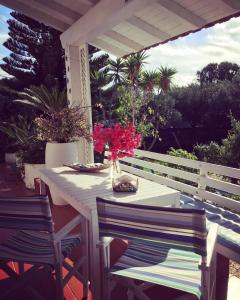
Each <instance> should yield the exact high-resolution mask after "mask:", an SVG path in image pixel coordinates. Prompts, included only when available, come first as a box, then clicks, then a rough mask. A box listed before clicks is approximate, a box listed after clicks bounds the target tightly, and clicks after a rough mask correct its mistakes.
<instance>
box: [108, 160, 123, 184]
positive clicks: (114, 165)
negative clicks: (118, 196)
mask: <svg viewBox="0 0 240 300" xmlns="http://www.w3.org/2000/svg"><path fill="white" fill-rule="evenodd" d="M120 176H121V169H120V163H119V160H118V159H117V160H112V161H111V167H110V177H111V179H112V181H117V180H118V178H119V177H120Z"/></svg>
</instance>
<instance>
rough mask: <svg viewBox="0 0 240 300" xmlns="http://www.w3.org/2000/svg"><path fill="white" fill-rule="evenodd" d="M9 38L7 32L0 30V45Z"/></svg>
mask: <svg viewBox="0 0 240 300" xmlns="http://www.w3.org/2000/svg"><path fill="white" fill-rule="evenodd" d="M8 38H9V36H8V34H7V32H0V45H2V44H3V43H4V42H5V41H6V40H7V39H8Z"/></svg>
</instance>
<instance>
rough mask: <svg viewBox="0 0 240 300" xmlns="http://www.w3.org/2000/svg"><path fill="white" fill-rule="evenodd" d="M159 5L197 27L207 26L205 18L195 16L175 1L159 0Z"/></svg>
mask: <svg viewBox="0 0 240 300" xmlns="http://www.w3.org/2000/svg"><path fill="white" fill-rule="evenodd" d="M157 3H158V4H159V5H160V6H162V7H164V8H166V9H167V10H169V11H170V12H172V13H174V14H175V15H176V16H178V17H180V18H182V19H184V20H186V21H187V22H188V23H190V24H192V25H194V26H195V27H203V26H204V25H205V24H206V21H205V20H204V19H203V18H201V17H199V16H198V15H196V14H194V13H193V12H191V11H190V10H188V9H186V8H185V7H183V6H182V5H180V4H179V3H177V2H175V1H174V0H171V1H169V0H158V1H157Z"/></svg>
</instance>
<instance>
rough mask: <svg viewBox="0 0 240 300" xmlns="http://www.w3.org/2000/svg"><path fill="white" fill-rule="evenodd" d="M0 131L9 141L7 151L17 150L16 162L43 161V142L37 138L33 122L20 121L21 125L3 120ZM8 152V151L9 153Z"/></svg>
mask: <svg viewBox="0 0 240 300" xmlns="http://www.w3.org/2000/svg"><path fill="white" fill-rule="evenodd" d="M0 131H2V132H3V133H5V134H6V135H7V136H8V137H9V139H10V143H9V146H8V148H7V151H8V152H10V151H11V152H17V156H18V163H19V164H20V165H21V164H23V163H44V153H45V142H40V141H38V140H37V135H36V128H35V126H34V125H33V124H29V123H27V122H23V123H22V127H19V126H17V125H16V124H12V123H6V122H4V123H3V124H2V125H1V126H0ZM11 152H10V153H11Z"/></svg>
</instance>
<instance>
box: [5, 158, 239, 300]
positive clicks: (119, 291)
mask: <svg viewBox="0 0 240 300" xmlns="http://www.w3.org/2000/svg"><path fill="white" fill-rule="evenodd" d="M35 193H37V191H36V192H34V191H29V190H27V189H26V188H25V186H24V184H23V182H22V181H21V180H20V178H19V176H18V175H17V174H16V172H15V171H14V169H12V168H11V167H9V166H6V165H5V164H0V196H7V195H8V196H10V195H14V196H21V195H32V194H35ZM52 213H53V218H54V221H55V225H56V229H59V228H61V227H62V226H63V225H64V224H66V223H67V222H68V221H69V220H71V219H72V218H73V217H74V216H75V215H76V214H77V212H76V211H75V210H74V209H73V208H72V207H71V206H64V207H59V206H52ZM2 233H3V232H2ZM0 236H1V231H0ZM125 248H126V244H125V243H124V242H123V241H119V240H115V241H114V242H113V243H112V244H111V254H112V256H111V261H112V262H114V261H115V260H116V259H117V258H118V257H119V255H121V253H122V251H123V250H124V249H125ZM79 255H80V252H79V251H78V249H76V250H75V251H74V253H73V255H72V257H71V259H72V260H73V261H74V260H75V259H76V258H77V257H78V256H79ZM11 266H12V267H13V268H14V269H15V270H17V266H16V265H15V264H14V263H11ZM0 279H1V280H0V295H1V291H3V290H4V289H5V288H6V287H7V286H9V285H12V284H14V281H13V280H12V279H7V276H6V275H5V273H4V272H3V271H0ZM2 279H4V280H2ZM29 284H31V285H32V286H33V287H35V289H37V290H38V291H39V292H40V294H41V295H42V296H43V297H44V298H46V299H49V300H50V299H51V300H54V299H56V295H55V289H54V285H55V282H54V279H53V278H52V277H51V276H49V275H48V274H47V273H46V272H45V271H39V272H38V273H36V274H35V275H34V276H32V277H31V279H30V282H29ZM234 285H235V286H236V280H235V281H234ZM43 287H44V288H43ZM234 289H235V288H234ZM64 293H65V299H66V300H78V299H81V297H82V284H81V282H79V281H78V280H77V279H76V278H72V279H71V280H70V281H69V283H68V285H67V286H66V287H65V290H64ZM148 295H149V296H150V297H151V299H159V295H161V299H164V300H168V299H169V300H170V299H173V298H174V297H176V296H180V293H179V292H177V291H174V290H169V289H166V288H163V287H155V288H153V289H150V290H149V293H148ZM234 297H236V298H234ZM237 297H238V296H236V293H235V295H234V293H232V295H231V298H230V297H229V298H228V300H230V299H231V300H237V299H238V298H237ZM7 299H8V300H12V299H14V300H18V299H21V300H33V299H34V297H32V296H30V295H28V294H26V293H25V292H24V291H22V292H21V293H19V291H18V292H17V293H16V294H15V295H11V297H8V298H7ZM88 299H89V300H90V299H91V292H90V293H89V297H88ZM113 299H114V300H120V299H121V300H124V299H127V298H126V290H125V289H124V288H122V287H119V286H117V287H116V288H115V290H114V291H113ZM216 299H220V298H218V297H217V298H216Z"/></svg>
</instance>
